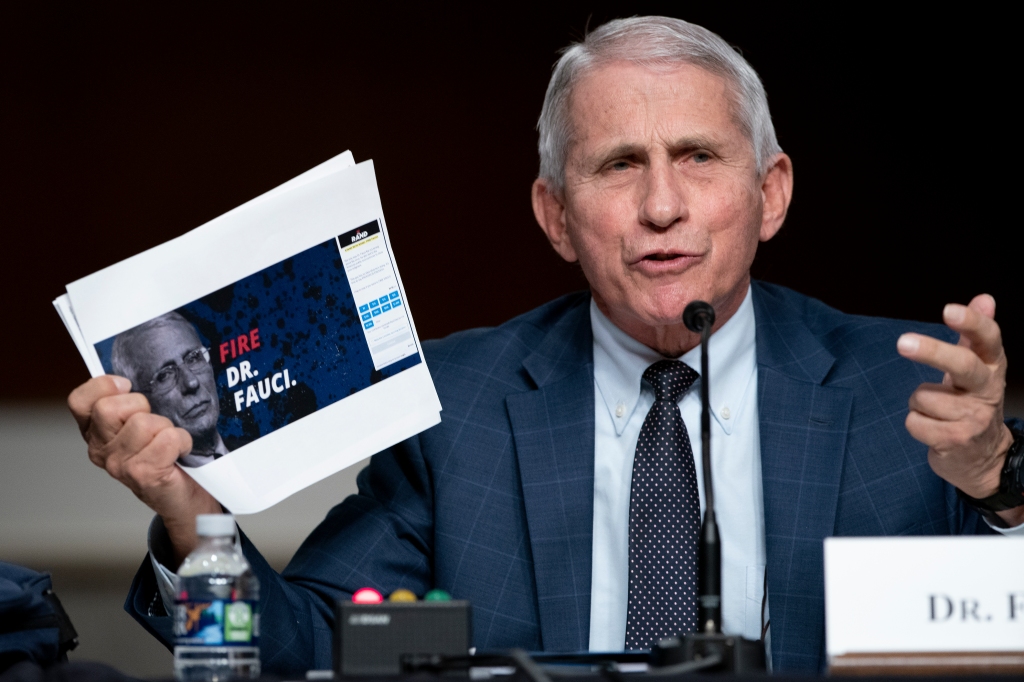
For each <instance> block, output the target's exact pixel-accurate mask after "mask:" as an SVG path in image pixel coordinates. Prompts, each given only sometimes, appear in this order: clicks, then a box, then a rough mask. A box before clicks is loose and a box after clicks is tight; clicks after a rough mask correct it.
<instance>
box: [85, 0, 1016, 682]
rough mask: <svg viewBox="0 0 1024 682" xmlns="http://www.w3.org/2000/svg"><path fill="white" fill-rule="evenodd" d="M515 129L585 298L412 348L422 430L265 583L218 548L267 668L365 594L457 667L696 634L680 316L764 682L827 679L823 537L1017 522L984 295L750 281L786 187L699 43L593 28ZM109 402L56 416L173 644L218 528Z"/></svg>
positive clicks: (760, 132) (317, 661)
mask: <svg viewBox="0 0 1024 682" xmlns="http://www.w3.org/2000/svg"><path fill="white" fill-rule="evenodd" d="M539 129H540V155H541V170H540V177H539V178H538V179H537V181H536V183H535V184H534V187H533V206H534V211H535V214H536V216H537V220H538V222H539V223H540V225H541V228H542V229H543V230H544V232H545V234H546V235H547V236H548V238H549V239H550V241H551V244H552V246H553V247H554V248H555V250H556V251H557V252H558V253H559V254H560V255H561V256H562V257H564V258H566V259H567V260H570V261H578V262H579V263H580V265H581V267H582V269H583V272H584V274H585V275H586V277H587V280H588V282H589V284H590V291H589V292H587V293H580V294H575V295H571V296H566V297H563V298H560V299H558V300H555V301H552V302H551V303H549V304H547V305H545V306H542V307H541V308H538V309H537V310H534V311H531V312H529V313H527V314H525V315H523V316H521V317H519V318H516V319H514V320H511V321H510V322H508V323H506V324H504V325H502V326H501V327H498V328H496V329H488V330H475V331H469V332H463V333H460V334H456V335H453V336H451V337H449V338H447V339H444V340H441V341H434V342H427V343H425V344H424V352H425V354H426V358H427V361H428V364H429V365H430V368H431V372H432V376H433V378H434V381H435V383H436V385H437V388H438V392H439V394H440V397H441V402H442V404H443V405H444V407H445V412H444V415H443V420H442V423H441V424H440V425H439V426H437V427H435V428H433V429H430V430H428V431H426V432H424V433H423V434H421V435H419V436H418V437H416V438H413V439H410V440H409V441H406V442H405V443H402V444H400V445H399V446H396V447H394V448H391V449H390V450H387V451H385V452H382V453H380V454H378V455H376V456H375V457H374V458H373V460H372V463H371V464H370V466H369V467H368V468H367V469H366V470H365V471H363V472H362V474H361V475H360V479H359V485H360V492H359V494H358V495H356V496H353V497H350V498H348V499H347V500H345V501H344V502H343V503H342V504H340V505H338V506H337V507H335V508H334V509H333V510H332V511H331V513H330V514H329V515H328V517H327V518H326V519H325V520H324V521H323V523H322V524H321V525H320V526H319V527H318V528H317V529H316V530H315V531H314V532H313V534H312V535H311V536H310V537H309V538H308V539H307V540H306V542H305V543H304V544H303V546H302V547H301V548H300V549H299V551H298V552H297V553H296V555H295V557H294V558H293V560H292V562H291V563H290V564H289V566H288V568H287V569H286V570H285V571H284V572H283V574H281V575H278V574H276V573H275V572H274V571H273V570H271V569H270V567H269V566H268V565H267V564H266V562H265V561H264V560H263V559H262V557H260V555H259V553H258V552H257V550H256V548H255V547H253V546H252V545H251V543H249V541H248V540H247V539H246V538H245V537H244V536H243V537H242V544H243V547H244V549H245V553H246V555H247V556H248V557H249V559H250V561H251V562H252V563H253V565H254V567H255V570H256V572H257V574H258V575H259V578H260V580H261V582H262V584H263V594H264V601H263V603H264V605H265V607H264V612H263V621H262V622H263V623H264V626H263V635H262V642H261V645H262V651H263V660H264V665H265V667H266V669H269V670H275V671H283V672H295V671H301V670H303V669H306V668H309V667H313V666H316V667H326V666H328V665H329V664H330V653H331V635H330V630H331V626H332V603H331V602H332V600H333V599H335V598H344V597H345V596H346V595H349V594H351V593H352V592H353V591H354V590H355V589H357V588H359V587H362V586H364V585H370V586H373V587H376V588H377V589H379V590H381V591H382V592H385V593H387V592H390V591H392V590H395V589H397V588H399V587H404V588H409V589H411V590H413V591H414V592H417V593H421V594H422V593H423V592H425V591H426V590H428V589H430V588H434V587H438V588H443V589H445V590H447V591H449V592H451V593H452V594H453V595H455V596H456V597H460V598H466V599H469V600H471V601H472V603H473V608H474V618H473V621H474V644H475V645H476V646H477V647H479V648H482V649H493V648H503V647H510V646H518V647H524V648H527V649H532V650H540V649H544V650H555V651H578V650H584V649H588V648H589V649H594V650H607V649H623V648H629V649H644V648H647V647H650V646H651V644H653V643H654V642H656V641H657V639H658V638H659V637H662V636H664V635H667V634H674V633H676V632H679V631H684V630H692V629H694V627H695V626H696V623H695V607H696V602H695V600H696V594H695V587H694V585H695V565H696V560H695V550H696V537H697V536H696V534H697V530H698V528H699V518H700V506H701V504H702V503H703V502H702V501H703V493H704V491H703V490H702V489H701V476H700V470H699V467H700V461H699V458H698V459H695V458H694V457H693V452H695V451H699V450H700V443H699V438H700V431H699V428H698V427H697V424H698V423H699V422H698V414H699V409H700V402H699V399H698V398H697V391H695V390H694V385H695V382H697V381H698V380H699V377H698V375H697V372H696V371H695V369H694V368H697V367H699V353H700V351H699V348H698V347H697V342H698V339H697V337H696V336H694V335H693V334H691V333H690V332H689V331H687V330H686V329H685V327H684V326H683V325H682V324H681V322H680V316H681V314H682V311H683V309H684V308H685V306H686V305H687V304H688V303H689V302H691V301H693V300H696V299H702V300H705V301H708V302H710V303H712V304H713V305H714V307H715V309H716V310H717V313H718V315H717V322H716V325H715V329H714V334H713V336H712V337H711V351H710V359H711V376H712V377H713V379H712V381H713V385H712V386H711V387H710V393H711V399H712V401H713V406H714V421H713V424H712V433H713V437H714V450H713V459H712V461H713V464H712V466H713V467H714V474H715V481H716V499H717V505H718V512H719V524H720V529H721V535H722V538H723V549H722V553H723V563H724V569H723V598H724V602H723V614H724V627H725V630H726V631H727V632H732V633H739V634H743V635H745V636H747V637H750V638H754V639H756V638H759V637H761V636H762V633H763V632H767V634H768V639H769V640H770V654H771V657H772V661H773V665H774V668H775V669H776V670H781V671H799V670H808V671H815V670H818V669H820V667H821V666H822V665H823V660H822V650H823V622H824V608H823V601H824V599H823V577H822V549H821V543H822V539H823V538H825V537H827V536H830V535H896V534H950V533H976V532H993V530H992V528H993V527H999V528H1000V530H1002V531H1004V532H1013V529H1012V528H1010V529H1007V528H1006V527H1011V526H1018V527H1021V526H1022V525H1024V505H1022V504H1020V503H1024V497H1022V496H1021V494H1020V492H1019V491H1014V490H1010V491H1007V490H1005V489H1003V488H1005V487H1006V485H1007V484H1006V480H1004V479H1005V478H1006V477H1005V476H1003V475H1002V473H1001V469H1002V468H1003V464H1004V462H1006V461H1008V457H1007V453H1008V452H1011V451H1012V452H1016V450H1011V448H1017V447H1019V443H1020V440H1021V436H1019V435H1017V436H1015V434H1014V432H1013V431H1011V429H1009V428H1008V427H1007V426H1006V425H1004V423H1003V416H1002V400H1003V397H1002V393H1003V376H1004V372H1005V364H1006V363H1005V359H1004V357H1003V353H1002V348H1001V341H1000V337H999V329H998V327H997V326H996V324H995V322H994V321H993V317H994V306H995V304H994V301H993V300H992V299H991V298H990V297H988V296H979V297H978V298H976V299H975V300H974V301H972V302H971V304H970V305H969V306H961V305H950V306H948V307H947V308H946V310H945V313H944V316H945V321H946V323H947V325H948V327H949V328H945V327H938V326H934V325H932V326H929V325H924V324H916V323H898V322H894V321H889V320H879V319H868V318H860V317H851V316H847V315H844V314H842V313H839V312H838V311H835V310H833V309H831V308H828V307H827V306H825V305H823V304H822V303H819V302H817V301H814V300H811V299H808V298H806V297H803V296H800V295H799V294H796V293H794V292H792V291H788V290H786V289H782V288H780V287H775V286H771V285H768V284H763V283H758V282H751V279H750V274H749V271H750V265H751V262H752V261H753V258H754V254H755V251H756V248H757V244H758V242H759V241H764V240H768V239H771V238H772V236H773V235H775V233H776V232H777V231H778V230H779V229H780V227H781V226H782V223H783V220H784V218H785V216H786V211H787V208H788V206H789V202H790V197H791V195H792V187H793V171H792V165H791V162H790V159H789V157H788V156H786V155H785V154H783V153H782V152H781V150H780V149H779V147H778V144H777V143H776V140H775V136H774V132H773V128H772V123H771V118H770V116H769V113H768V107H767V102H766V99H765V95H764V91H763V89H762V86H761V83H760V81H759V79H758V77H757V75H756V74H755V73H754V71H753V70H752V69H751V67H750V66H749V65H748V64H747V63H746V62H745V61H744V60H743V59H742V57H740V56H739V55H738V54H737V53H736V52H735V51H734V50H732V49H731V48H730V47H729V46H728V45H727V44H726V43H725V42H724V41H722V40H721V39H720V38H719V37H718V36H716V35H714V34H712V33H710V32H709V31H707V30H705V29H703V28H700V27H698V26H694V25H692V24H688V23H686V22H683V21H679V20H674V19H665V18H657V17H653V18H650V17H649V18H635V19H627V20H620V21H614V22H611V23H609V24H606V25H604V26H602V27H601V28H599V29H597V30H596V31H594V32H593V33H591V34H590V35H588V36H587V37H586V39H585V40H584V41H583V42H582V43H580V44H577V45H574V46H572V47H571V48H570V49H569V50H568V51H566V52H565V54H564V55H563V56H562V58H561V59H560V61H559V63H558V65H557V67H556V69H555V71H554V74H553V76H552V79H551V83H550V86H549V88H548V91H547V95H546V97H545V101H544V106H543V111H542V114H541V118H540V124H539ZM957 334H959V335H960V339H961V340H960V342H959V344H958V345H953V342H954V340H955V339H956V337H957ZM934 337H938V338H934ZM897 351H898V352H897ZM901 355H902V356H903V357H901ZM918 363H924V364H923V365H922V364H918ZM929 366H930V367H929ZM932 368H934V369H932ZM943 373H945V376H944V377H943ZM125 390H126V387H123V386H119V385H117V384H116V382H115V380H112V379H110V378H98V379H94V380H92V381H90V382H89V383H87V384H85V385H83V386H82V387H81V388H79V389H77V390H76V391H75V392H74V393H73V394H72V396H71V398H70V403H71V407H72V410H73V411H74V413H75V414H76V416H77V417H78V419H79V421H80V423H81V425H82V428H83V433H84V434H85V436H86V439H87V440H88V442H89V447H90V453H91V456H92V458H93V460H94V461H96V462H97V463H98V464H101V465H102V466H104V467H105V468H106V469H107V471H109V472H110V473H111V474H112V475H113V476H114V477H115V478H118V479H119V480H121V481H123V482H125V483H126V484H127V485H129V486H131V487H132V489H133V490H134V491H136V493H137V494H138V495H139V497H140V498H142V499H143V500H144V501H145V502H146V503H147V504H148V505H150V506H151V507H152V508H153V509H154V510H155V511H156V512H157V514H158V515H159V518H158V519H156V520H155V521H154V525H153V527H152V530H151V533H150V550H151V553H150V556H151V562H150V563H147V564H146V565H144V567H143V569H142V570H141V571H140V573H139V575H138V577H137V579H136V581H135V583H134V585H133V587H132V593H131V595H130V597H129V601H128V604H127V606H128V608H129V610H130V611H131V612H132V613H133V615H134V616H135V617H136V618H137V619H139V620H140V622H142V623H143V624H145V625H146V626H147V627H148V628H150V630H151V631H152V632H154V633H155V634H157V635H158V636H160V637H161V638H163V639H164V641H170V618H168V617H167V616H166V608H167V605H168V596H167V591H166V586H167V585H168V584H169V570H170V569H173V568H174V567H175V566H176V564H177V562H178V561H180V560H181V558H182V557H183V556H184V555H185V553H186V552H188V551H189V550H190V549H191V548H192V547H193V546H194V544H195V535H194V518H195V515H196V514H197V513H200V512H208V511H210V512H214V511H219V506H218V504H217V502H216V501H215V500H213V499H212V498H211V497H210V496H209V495H207V494H206V493H205V492H204V491H203V490H201V489H200V488H198V487H197V486H196V485H195V484H194V483H193V482H192V481H191V479H189V478H188V477H186V476H184V475H182V472H181V471H179V470H177V469H176V468H175V467H174V466H173V462H174V460H175V457H176V456H177V454H178V453H181V452H187V451H189V450H190V449H191V444H190V440H189V437H188V435H187V434H186V433H185V432H184V431H182V430H180V429H174V428H170V427H171V424H170V423H168V422H167V421H166V420H161V419H160V418H157V417H155V416H153V415H150V414H148V413H147V412H148V408H147V406H146V404H145V401H144V400H142V399H141V397H139V396H137V395H134V394H127V393H126V392H125ZM908 398H909V399H910V411H909V414H908V410H907V400H908ZM904 421H905V422H906V428H904ZM1012 425H1014V426H1015V427H1017V428H1019V427H1020V426H1022V424H1021V423H1020V422H1012ZM915 439H917V440H915ZM918 441H920V443H919V442H918ZM922 443H923V445H922ZM929 465H930V467H929ZM957 488H959V489H960V490H961V491H962V493H963V494H964V495H967V496H969V497H970V498H971V504H966V503H965V502H964V501H963V500H962V499H960V498H958V496H957ZM1014 495H1016V497H1014ZM993 496H994V497H993ZM993 500H997V501H998V500H1002V502H1001V503H996V502H993ZM1007 500H1009V502H1007ZM972 504H973V505H981V506H984V505H988V508H989V509H991V508H992V507H995V508H998V509H999V510H1000V511H998V512H994V511H992V512H986V513H987V514H988V518H987V519H983V518H982V516H981V514H980V513H979V512H978V511H977V510H976V508H975V507H974V506H972ZM1019 531H1020V528H1018V529H1017V532H1019ZM665 557H671V558H670V559H665V561H662V559H664V558H665ZM765 586H767V593H765ZM161 588H163V597H162V598H161ZM763 607H767V608H763ZM765 610H769V611H770V614H771V621H770V623H771V624H770V627H769V626H768V624H767V623H764V624H762V613H764V611H765Z"/></svg>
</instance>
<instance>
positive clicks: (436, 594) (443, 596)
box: [423, 590, 452, 601]
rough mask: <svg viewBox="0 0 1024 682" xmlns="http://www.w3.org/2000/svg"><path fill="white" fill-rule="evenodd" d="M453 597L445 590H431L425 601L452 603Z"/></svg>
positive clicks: (424, 598) (424, 596) (425, 596)
mask: <svg viewBox="0 0 1024 682" xmlns="http://www.w3.org/2000/svg"><path fill="white" fill-rule="evenodd" d="M451 600H452V595H450V594H448V593H447V592H445V591H444V590H431V591H430V592H427V593H426V594H425V595H423V601H451Z"/></svg>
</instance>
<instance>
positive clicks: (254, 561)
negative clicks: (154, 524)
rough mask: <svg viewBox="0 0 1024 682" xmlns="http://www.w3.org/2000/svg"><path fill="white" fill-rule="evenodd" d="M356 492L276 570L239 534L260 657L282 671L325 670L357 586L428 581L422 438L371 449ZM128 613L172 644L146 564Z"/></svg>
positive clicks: (428, 493) (428, 499)
mask: <svg viewBox="0 0 1024 682" xmlns="http://www.w3.org/2000/svg"><path fill="white" fill-rule="evenodd" d="M358 484H359V493H358V494H357V495H352V496H350V497H348V499H346V500H345V501H344V502H342V503H341V504H339V505H338V506H336V507H334V508H333V509H332V510H331V511H330V512H329V513H328V514H327V517H326V518H325V519H324V520H323V521H322V522H321V523H320V525H319V526H317V528H316V529H315V530H314V531H313V532H312V533H311V534H310V536H309V537H308V538H306V540H305V542H303V544H302V546H301V547H300V548H299V550H298V551H297V552H296V553H295V556H294V557H293V558H292V560H291V562H290V563H289V564H288V566H287V567H286V568H285V570H284V571H283V572H282V573H281V574H278V573H277V572H276V571H275V570H274V569H273V568H271V567H270V565H269V564H268V563H267V561H266V560H265V559H264V558H263V556H262V555H261V554H260V553H259V551H258V550H257V549H256V547H255V546H254V545H253V544H252V542H251V541H250V540H249V538H248V537H246V536H245V534H244V533H243V534H242V538H241V541H242V548H243V551H244V552H245V556H246V558H247V559H248V561H249V563H250V564H251V565H252V569H253V571H254V572H255V573H256V576H257V577H258V578H259V581H260V612H261V616H260V658H261V659H262V664H263V669H264V670H265V671H267V672H272V673H276V674H282V675H294V674H302V673H304V672H305V671H306V670H308V669H311V668H315V669H329V668H330V667H331V663H332V661H331V644H332V628H333V626H334V602H335V600H337V599H347V598H349V597H351V595H352V593H353V592H354V591H355V590H357V589H359V588H360V587H374V588H376V589H377V590H380V591H381V592H382V593H383V594H385V595H386V594H388V593H390V592H392V591H394V590H396V589H398V588H400V587H404V588H407V589H410V590H412V591H413V592H415V593H417V594H423V593H424V592H426V591H427V590H429V589H430V588H431V587H432V561H431V554H432V548H433V515H432V497H433V488H432V481H431V477H430V472H429V471H428V468H427V467H426V465H425V462H424V459H423V456H422V452H421V445H420V439H419V437H418V436H417V437H414V438H411V439H409V440H407V441H405V442H403V443H400V444H398V445H396V446H395V447H393V448H390V449H388V450H385V451H384V452H381V453H379V454H377V455H375V456H374V457H373V458H372V459H371V462H370V465H369V466H368V467H367V468H366V469H364V470H363V471H362V472H361V473H360V474H359V479H358ZM125 610H126V611H128V613H129V614H130V615H131V616H132V617H134V618H135V619H136V620H137V621H139V623H141V624H142V625H143V627H145V628H146V629H147V630H149V631H150V632H151V633H152V634H153V635H154V636H156V637H157V638H158V639H160V640H161V641H162V642H163V643H164V644H165V646H167V647H168V648H171V647H173V644H174V639H173V634H172V623H171V618H170V616H168V615H167V613H166V612H165V610H164V608H163V604H162V601H161V599H160V596H159V591H158V587H157V581H156V577H155V574H154V572H153V567H152V565H151V563H150V561H149V560H148V558H147V560H146V561H144V562H143V564H142V566H141V567H140V569H139V571H138V573H137V574H136V576H135V580H134V581H133V583H132V587H131V590H130V592H129V594H128V598H127V600H126V601H125Z"/></svg>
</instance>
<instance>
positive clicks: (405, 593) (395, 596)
mask: <svg viewBox="0 0 1024 682" xmlns="http://www.w3.org/2000/svg"><path fill="white" fill-rule="evenodd" d="M388 601H416V595H415V594H413V593H412V592H410V591H409V590H407V589H404V588H403V589H400V590H395V591H394V592H392V593H391V596H390V597H388Z"/></svg>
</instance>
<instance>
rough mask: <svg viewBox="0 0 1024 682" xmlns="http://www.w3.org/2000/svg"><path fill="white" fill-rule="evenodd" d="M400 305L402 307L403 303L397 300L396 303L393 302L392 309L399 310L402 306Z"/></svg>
mask: <svg viewBox="0 0 1024 682" xmlns="http://www.w3.org/2000/svg"><path fill="white" fill-rule="evenodd" d="M400 305H402V302H401V301H398V300H395V301H392V302H391V307H392V308H397V307H398V306H400Z"/></svg>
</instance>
